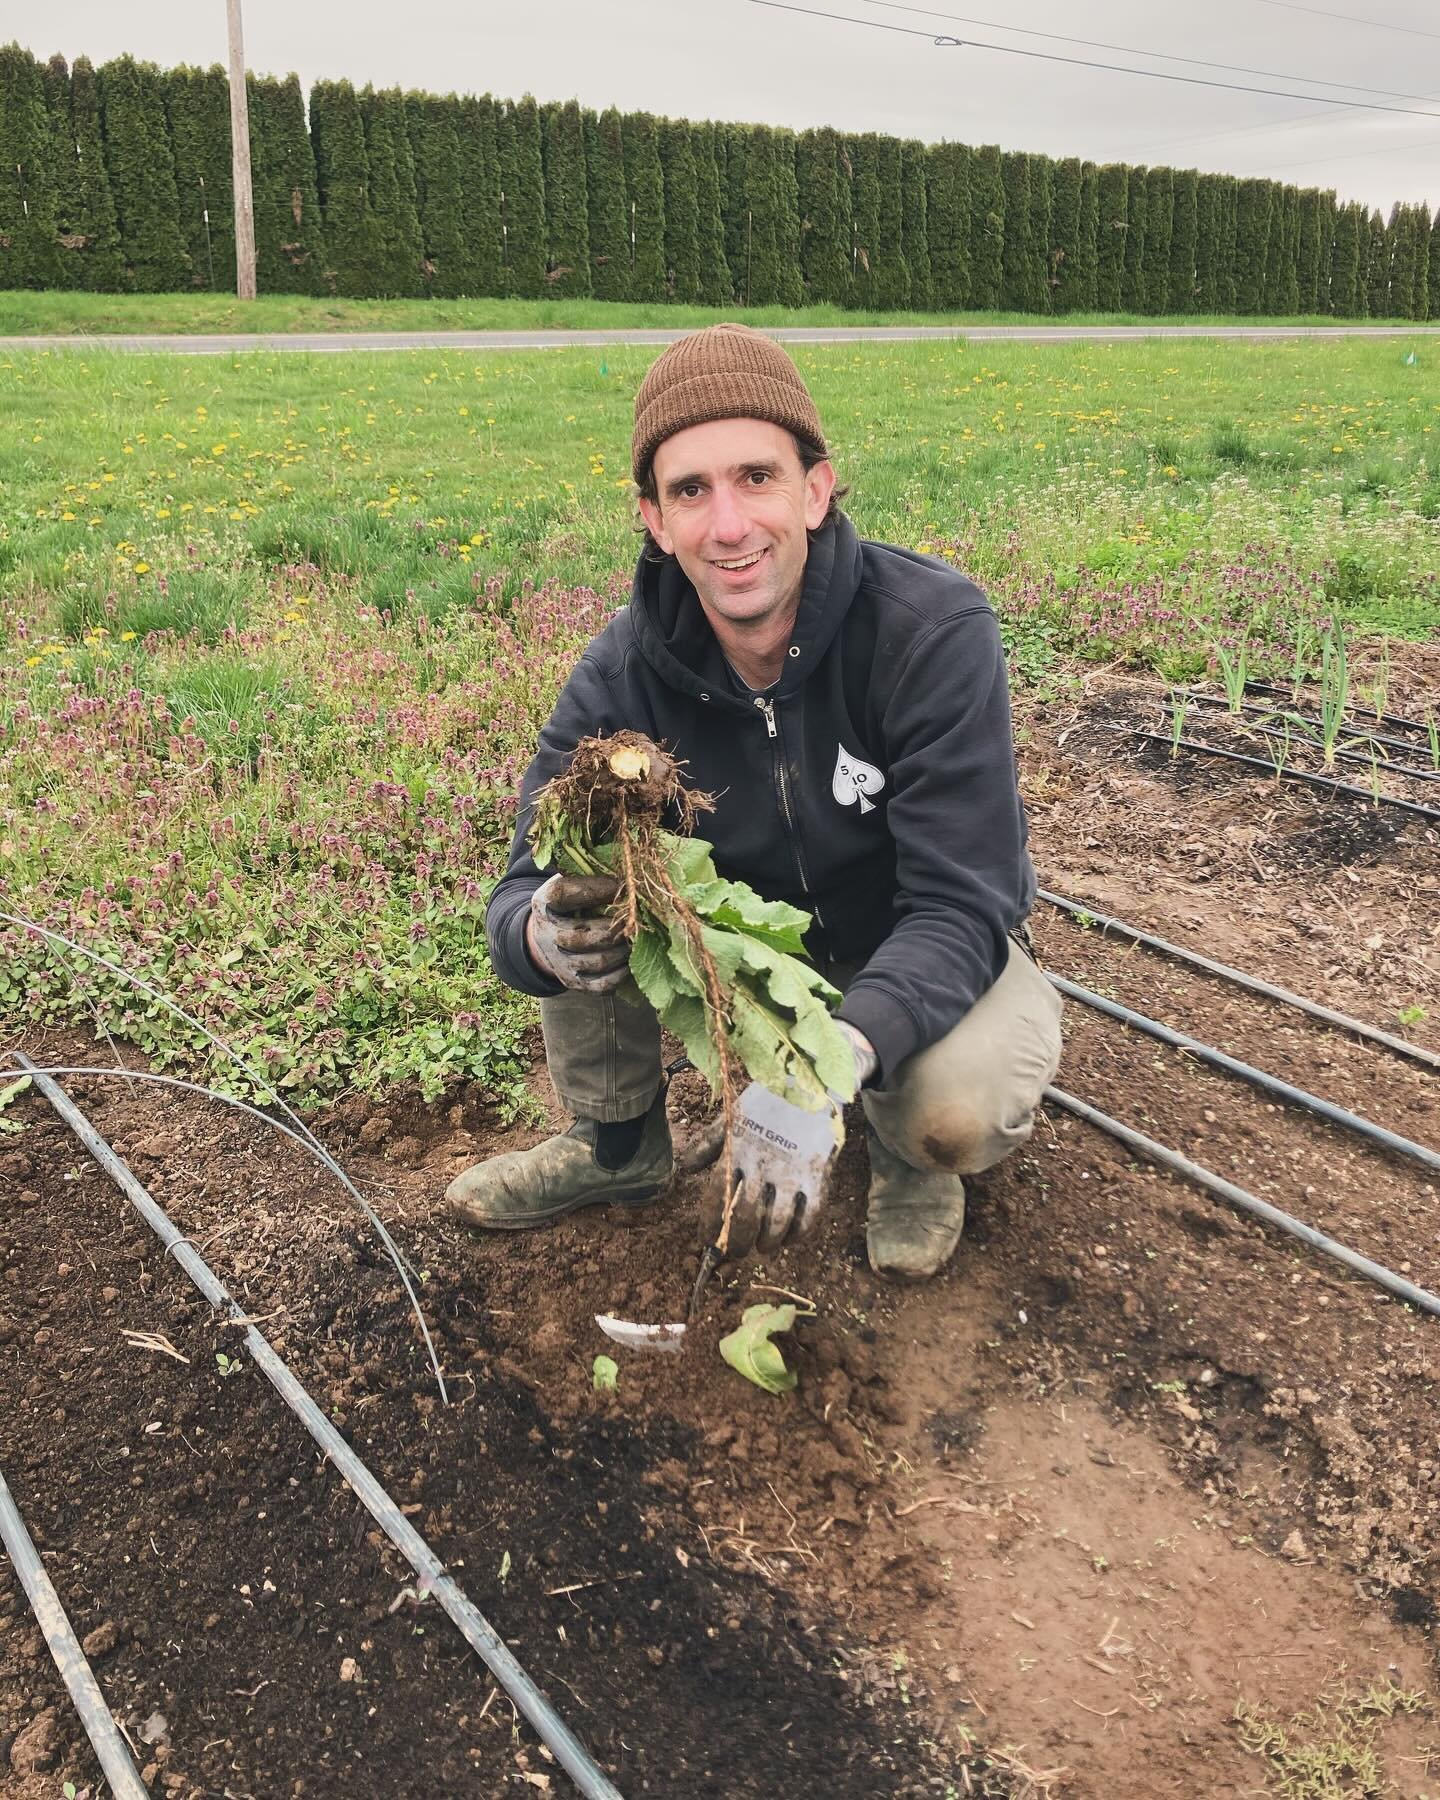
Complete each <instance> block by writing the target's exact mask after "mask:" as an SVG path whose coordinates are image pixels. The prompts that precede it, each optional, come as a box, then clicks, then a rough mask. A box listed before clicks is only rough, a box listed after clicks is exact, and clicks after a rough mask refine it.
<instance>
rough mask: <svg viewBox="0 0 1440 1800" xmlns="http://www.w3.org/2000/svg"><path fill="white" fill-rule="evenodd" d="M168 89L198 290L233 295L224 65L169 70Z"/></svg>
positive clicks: (183, 219)
mask: <svg viewBox="0 0 1440 1800" xmlns="http://www.w3.org/2000/svg"><path fill="white" fill-rule="evenodd" d="M164 87H165V110H166V113H167V114H168V116H169V121H170V142H171V145H172V146H173V148H174V151H175V191H176V194H177V196H178V198H179V201H180V229H181V231H182V233H183V234H184V238H185V247H186V249H187V250H188V251H189V252H190V278H191V280H192V281H193V282H194V284H195V286H196V287H200V288H213V289H214V290H216V291H217V292H220V293H229V292H231V291H233V289H234V286H235V220H234V206H233V202H232V199H231V179H232V176H231V157H230V81H229V77H228V76H227V75H226V73H225V71H224V69H222V68H221V67H220V65H219V64H218V63H216V64H215V65H214V66H213V67H211V68H208V69H190V68H186V67H184V66H183V65H182V66H181V67H180V68H176V69H169V70H167V71H166V73H165V76H164ZM207 215H208V225H207V222H206V221H207Z"/></svg>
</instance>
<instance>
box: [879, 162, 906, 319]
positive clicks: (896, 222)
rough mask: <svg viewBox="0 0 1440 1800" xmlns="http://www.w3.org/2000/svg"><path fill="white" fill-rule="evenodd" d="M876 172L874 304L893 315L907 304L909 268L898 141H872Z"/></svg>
mask: <svg viewBox="0 0 1440 1800" xmlns="http://www.w3.org/2000/svg"><path fill="white" fill-rule="evenodd" d="M874 142H875V151H874V156H875V172H876V175H877V177H878V179H879V183H880V239H879V247H878V251H877V254H876V260H875V269H874V277H875V304H876V305H877V306H878V307H880V308H881V310H882V311H884V312H894V311H895V310H896V309H897V308H898V307H902V306H908V305H909V304H910V265H909V263H907V262H906V260H905V195H904V189H903V187H902V185H901V181H900V171H901V158H900V140H899V138H893V137H889V136H879V137H876V138H875V140H874Z"/></svg>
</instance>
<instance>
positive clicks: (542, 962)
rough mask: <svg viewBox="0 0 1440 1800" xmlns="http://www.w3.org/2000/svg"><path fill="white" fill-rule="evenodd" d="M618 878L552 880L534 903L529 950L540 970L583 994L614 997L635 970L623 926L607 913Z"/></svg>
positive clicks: (532, 899)
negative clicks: (631, 962)
mask: <svg viewBox="0 0 1440 1800" xmlns="http://www.w3.org/2000/svg"><path fill="white" fill-rule="evenodd" d="M618 892H619V884H618V883H617V882H616V880H615V878H614V877H613V876H612V875H552V876H551V877H550V879H549V880H548V881H547V882H544V883H543V884H542V885H541V886H540V887H538V888H536V890H535V892H534V893H533V894H532V895H531V897H530V917H529V918H528V919H527V920H526V921H525V947H526V949H527V950H528V951H529V952H530V959H531V961H532V962H533V963H534V964H535V966H536V967H537V968H538V969H540V970H542V971H543V972H544V973H545V974H547V975H553V976H554V977H555V979H556V981H558V982H561V983H562V984H563V985H564V986H565V987H567V988H571V989H574V990H575V991H576V992H578V993H582V994H613V993H614V991H615V989H616V988H618V987H619V986H620V984H621V982H623V981H624V979H625V977H626V975H627V974H628V973H629V970H630V944H629V941H628V940H627V939H626V936H625V928H624V924H623V921H621V920H620V919H618V918H616V917H615V916H614V915H613V914H611V913H609V912H607V911H606V908H607V907H609V906H612V905H613V904H614V902H615V896H616V894H617V893H618Z"/></svg>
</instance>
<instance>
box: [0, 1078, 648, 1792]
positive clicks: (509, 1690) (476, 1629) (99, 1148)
mask: <svg viewBox="0 0 1440 1800" xmlns="http://www.w3.org/2000/svg"><path fill="white" fill-rule="evenodd" d="M12 1060H13V1061H14V1062H15V1063H16V1064H17V1065H18V1066H19V1067H21V1068H22V1069H24V1070H25V1072H26V1073H27V1074H28V1075H29V1076H30V1077H31V1079H32V1080H33V1081H34V1083H35V1086H36V1088H37V1089H38V1090H39V1091H40V1093H42V1094H43V1095H44V1096H45V1098H46V1099H47V1100H48V1101H49V1102H50V1104H51V1106H53V1107H54V1109H55V1111H56V1112H57V1113H58V1114H59V1115H60V1117H61V1119H63V1120H64V1122H65V1124H66V1125H67V1126H68V1127H69V1129H70V1130H71V1132H73V1133H74V1135H75V1137H76V1138H78V1139H79V1141H80V1142H81V1143H82V1144H83V1145H84V1146H85V1148H86V1150H87V1151H89V1153H90V1155H91V1156H92V1157H93V1158H94V1159H95V1161H96V1162H97V1163H98V1164H99V1166H100V1167H101V1168H102V1169H104V1171H105V1173H106V1174H107V1175H108V1176H109V1177H110V1179H111V1180H112V1181H113V1182H114V1183H115V1185H116V1186H117V1187H118V1188H119V1189H120V1191H121V1192H122V1193H123V1194H124V1195H125V1197H126V1199H127V1200H128V1201H129V1202H130V1204H131V1205H132V1206H133V1207H134V1209H135V1211H136V1212H137V1213H138V1214H139V1215H140V1217H141V1218H142V1219H143V1220H144V1221H145V1223H146V1224H147V1225H148V1226H149V1227H150V1229H151V1230H152V1231H153V1232H154V1233H155V1235H156V1237H157V1238H159V1240H160V1241H161V1243H162V1244H164V1246H165V1249H166V1252H167V1254H169V1255H171V1256H173V1257H174V1258H175V1261H176V1262H177V1263H178V1264H179V1266H180V1267H181V1269H183V1270H184V1272H185V1274H186V1275H187V1276H188V1277H189V1278H190V1280H191V1282H192V1283H193V1284H194V1286H195V1287H196V1288H198V1289H199V1291H200V1293H201V1294H202V1295H203V1296H204V1298H205V1299H206V1300H207V1301H208V1302H209V1303H210V1305H211V1306H212V1307H214V1308H215V1309H216V1311H217V1312H222V1313H224V1314H226V1315H227V1316H228V1318H229V1319H230V1320H231V1322H232V1323H234V1324H236V1325H238V1326H242V1327H243V1330H244V1338H243V1342H244V1345H245V1349H246V1350H247V1352H248V1353H249V1355H250V1357H251V1358H252V1360H253V1361H254V1362H255V1364H256V1366H257V1367H258V1368H259V1369H260V1370H261V1372H262V1373H263V1374H264V1375H265V1377H266V1379H267V1380H268V1381H269V1382H270V1384H271V1386H272V1387H273V1388H274V1389H275V1391H276V1392H277V1393H278V1394H279V1395H280V1398H281V1399H282V1400H283V1401H284V1402H285V1404H286V1405H287V1406H288V1407H289V1408H290V1410H291V1412H293V1413H294V1414H295V1416H296V1418H298V1419H299V1421H300V1423H301V1424H302V1425H303V1426H304V1427H305V1429H306V1431H308V1432H309V1434H310V1436H311V1437H312V1438H313V1439H314V1440H315V1442H316V1443H317V1444H318V1445H319V1446H320V1448H321V1450H322V1451H323V1452H324V1454H325V1455H326V1457H327V1458H328V1459H329V1460H330V1461H331V1462H332V1463H334V1465H335V1467H336V1469H337V1470H338V1472H339V1473H340V1475H341V1477H342V1478H343V1480H344V1481H345V1482H346V1484H347V1485H348V1486H349V1487H350V1489H351V1491H352V1492H353V1493H354V1494H355V1496H356V1498H357V1499H358V1500H359V1501H360V1503H361V1504H362V1505H363V1506H364V1507H365V1509H366V1511H367V1512H369V1514H370V1516H371V1517H372V1518H373V1519H374V1520H375V1522H376V1524H377V1525H378V1526H379V1527H380V1529H381V1530H382V1531H383V1532H384V1533H385V1535H386V1536H387V1537H388V1538H389V1539H390V1542H391V1543H392V1544H393V1545H394V1546H395V1548H396V1549H397V1550H398V1551H399V1552H400V1554H401V1555H402V1556H403V1557H404V1558H405V1560H406V1561H407V1562H408V1563H409V1564H410V1566H411V1568H412V1569H414V1571H415V1573H416V1574H417V1575H418V1576H419V1577H420V1579H421V1581H422V1582H423V1583H424V1584H425V1587H426V1590H427V1591H428V1592H429V1593H431V1594H433V1595H434V1597H435V1599H436V1600H437V1601H438V1602H439V1604H440V1606H441V1607H442V1608H443V1609H444V1611H445V1613H446V1614H447V1616H448V1617H449V1618H450V1620H451V1622H452V1623H453V1624H454V1625H455V1626H456V1627H457V1629H458V1630H459V1631H460V1634H461V1636H462V1637H464V1639H465V1641H466V1643H468V1644H469V1645H470V1647H471V1649H472V1650H474V1651H475V1653H476V1655H477V1656H478V1657H479V1658H480V1659H481V1661H482V1662H483V1663H484V1664H485V1666H486V1667H487V1668H488V1669H489V1670H490V1672H491V1674H493V1675H494V1677H495V1679H496V1680H497V1681H498V1682H499V1683H500V1685H501V1687H502V1688H504V1690H505V1692H506V1694H507V1695H508V1696H509V1697H510V1699H511V1701H512V1702H513V1703H514V1705H515V1707H516V1708H517V1709H518V1711H519V1712H521V1713H523V1714H524V1716H525V1718H526V1719H528V1720H529V1722H530V1724H531V1725H532V1726H533V1727H534V1728H535V1731H536V1732H537V1734H538V1735H539V1737H540V1739H541V1741H542V1742H543V1743H544V1744H546V1745H547V1746H548V1748H549V1749H550V1750H551V1751H552V1752H553V1753H554V1756H555V1760H556V1761H557V1763H559V1765H560V1767H561V1768H563V1769H564V1770H565V1772H566V1774H567V1775H569V1777H570V1779H571V1780H572V1781H573V1782H574V1783H575V1786H576V1788H577V1789H578V1790H579V1792H580V1793H582V1794H584V1795H585V1796H586V1800H622V1796H621V1794H620V1790H619V1789H618V1788H617V1787H616V1786H615V1785H614V1783H613V1782H611V1781H610V1779H609V1777H608V1776H607V1775H606V1774H605V1773H604V1771H603V1770H602V1769H601V1768H600V1767H599V1765H598V1764H597V1763H596V1762H595V1761H594V1760H593V1758H592V1757H591V1756H590V1754H589V1752H588V1751H587V1750H586V1749H585V1748H584V1746H583V1745H582V1744H581V1743H580V1741H579V1739H578V1738H576V1737H575V1735H574V1734H573V1733H572V1732H571V1730H570V1728H569V1726H568V1725H566V1724H565V1722H564V1720H563V1719H561V1717H560V1715H559V1714H558V1713H557V1712H556V1711H555V1709H554V1708H553V1707H552V1706H551V1704H550V1702H549V1701H548V1700H547V1699H546V1698H545V1696H544V1694H543V1693H542V1692H541V1691H540V1689H539V1688H538V1687H537V1686H536V1685H535V1683H534V1682H533V1681H531V1679H530V1677H529V1676H528V1675H527V1674H526V1672H525V1670H524V1669H523V1668H522V1667H521V1665H520V1663H519V1662H518V1661H517V1660H516V1658H515V1656H514V1655H513V1654H512V1652H511V1651H510V1649H509V1648H508V1646H507V1645H506V1643H505V1641H504V1639H503V1638H501V1636H500V1635H499V1633H498V1632H497V1631H496V1630H495V1629H494V1627H493V1626H492V1625H491V1624H490V1623H489V1621H488V1620H487V1619H486V1618H485V1616H484V1615H483V1614H482V1613H481V1612H480V1610H479V1608H478V1607H476V1605H475V1604H474V1602H473V1601H472V1600H470V1599H469V1597H468V1596H467V1595H466V1594H465V1593H464V1592H463V1590H462V1589H461V1588H460V1587H459V1586H458V1585H457V1584H456V1582H455V1581H454V1580H453V1578H452V1577H451V1576H450V1575H448V1574H447V1573H446V1571H445V1568H444V1565H443V1564H442V1563H441V1561H440V1559H439V1557H438V1556H436V1554H435V1552H434V1551H433V1550H432V1549H431V1548H430V1545H429V1544H428V1543H427V1542H426V1540H425V1539H424V1538H423V1537H422V1536H421V1535H420V1533H419V1532H418V1531H417V1530H416V1529H415V1527H414V1526H413V1525H412V1524H411V1523H410V1521H409V1520H408V1519H407V1518H406V1517H405V1516H404V1514H403V1513H402V1511H401V1510H400V1507H399V1506H398V1505H397V1504H396V1502H395V1501H394V1500H393V1499H392V1498H391V1496H390V1494H389V1493H388V1492H387V1490H386V1489H385V1488H384V1487H383V1486H382V1485H381V1484H380V1482H379V1481H378V1480H377V1479H376V1478H375V1476H374V1475H373V1474H372V1473H371V1471H370V1469H369V1468H368V1467H367V1466H366V1464H365V1463H364V1462H363V1461H362V1460H361V1458H360V1457H359V1456H357V1455H356V1453H355V1451H354V1450H353V1449H351V1447H350V1445H349V1444H348V1443H347V1442H346V1440H345V1439H344V1438H343V1437H342V1436H341V1434H340V1433H339V1432H338V1431H337V1430H336V1429H335V1427H334V1425H332V1424H331V1422H330V1421H329V1420H328V1419H327V1418H326V1417H325V1415H324V1413H323V1412H321V1410H320V1408H319V1407H318V1406H316V1404H315V1402H314V1400H313V1399H312V1398H311V1397H310V1394H309V1393H308V1392H307V1390H306V1389H305V1387H304V1385H303V1384H302V1383H301V1381H300V1380H299V1378H298V1376H296V1375H295V1373H294V1371H293V1370H292V1369H291V1368H290V1365H289V1364H288V1363H287V1362H286V1361H285V1359H284V1358H283V1357H282V1356H280V1355H279V1353H278V1352H277V1351H276V1350H275V1349H274V1347H273V1346H272V1345H271V1343H270V1342H269V1340H268V1339H267V1338H265V1337H264V1336H263V1335H262V1333H261V1332H260V1331H258V1330H257V1329H256V1327H255V1326H254V1325H253V1324H252V1323H250V1321H249V1317H248V1315H247V1314H246V1313H245V1312H244V1310H243V1309H242V1308H241V1307H240V1306H239V1305H238V1304H237V1302H236V1301H235V1299H234V1298H233V1296H232V1295H231V1294H230V1293H229V1291H228V1290H227V1289H226V1287H225V1286H224V1284H223V1283H222V1282H221V1281H220V1279H219V1277H218V1276H217V1275H216V1274H215V1273H214V1271H213V1270H212V1269H211V1268H210V1266H209V1264H208V1263H206V1261H205V1260H204V1258H203V1257H202V1256H201V1255H200V1254H199V1252H198V1251H197V1250H196V1249H195V1247H194V1246H193V1245H192V1244H191V1243H190V1242H189V1240H188V1239H187V1238H185V1237H184V1235H183V1234H182V1233H181V1232H180V1230H179V1228H178V1227H177V1226H176V1225H175V1223H174V1221H173V1220H172V1219H171V1218H170V1217H169V1215H168V1214H167V1213H166V1212H165V1211H164V1210H163V1209H162V1208H161V1207H160V1206H159V1205H158V1204H157V1202H156V1201H155V1199H154V1198H153V1197H152V1196H151V1194H150V1193H149V1191H148V1190H147V1189H146V1188H145V1187H144V1185H143V1184H142V1183H141V1182H140V1180H139V1179H138V1177H137V1176H136V1175H135V1173H134V1171H133V1170H131V1169H130V1167H129V1166H128V1165H127V1164H126V1163H125V1162H124V1161H123V1159H122V1158H121V1157H120V1156H118V1155H117V1154H116V1152H115V1150H114V1149H113V1148H112V1147H111V1146H110V1145H109V1144H107V1143H106V1141H105V1140H104V1138H102V1137H101V1136H100V1134H99V1133H98V1132H97V1131H96V1130H95V1128H94V1126H93V1125H91V1124H90V1122H89V1120H88V1119H86V1117H85V1115H84V1114H83V1113H82V1112H81V1111H80V1109H79V1108H78V1107H77V1106H76V1105H75V1103H74V1101H72V1100H71V1099H70V1098H69V1096H68V1095H67V1094H66V1093H65V1091H64V1089H63V1088H61V1087H60V1086H59V1085H58V1084H57V1083H56V1082H54V1081H53V1080H52V1079H51V1078H50V1077H49V1076H48V1075H46V1074H45V1073H44V1071H43V1070H41V1069H39V1068H38V1067H37V1066H36V1065H35V1064H34V1063H32V1062H31V1061H30V1059H29V1058H28V1057H26V1056H24V1055H22V1054H20V1053H19V1052H18V1051H17V1052H15V1053H14V1054H13V1059H12Z"/></svg>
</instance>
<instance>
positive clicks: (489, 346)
mask: <svg viewBox="0 0 1440 1800" xmlns="http://www.w3.org/2000/svg"><path fill="white" fill-rule="evenodd" d="M691 329H693V327H688V326H687V327H682V328H680V329H678V330H664V331H296V332H286V333H283V334H275V335H269V336H267V335H266V334H264V333H259V332H256V333H250V332H234V333H226V334H224V335H221V334H214V335H209V336H207V335H205V334H203V333H200V332H195V333H193V334H192V333H183V334H173V335H168V336H151V337H147V336H124V335H115V336H101V335H98V334H97V335H96V336H93V337H91V336H84V335H75V336H69V337H0V351H10V350H162V351H167V352H179V353H180V354H182V355H186V356H228V355H233V354H234V352H236V351H237V350H267V351H268V350H309V351H326V350H328V351H336V350H566V349H570V350H574V349H586V348H597V349H598V348H600V347H602V346H604V345H607V344H630V345H637V346H645V345H660V344H669V343H673V342H674V341H675V339H676V338H679V337H684V336H685V335H686V332H687V331H688V330H691ZM764 329H765V330H766V332H767V334H768V335H769V336H771V337H776V338H779V339H780V340H781V341H782V342H783V343H788V344H861V343H865V344H913V343H926V342H931V341H938V342H945V341H947V340H950V339H955V338H960V339H963V340H965V341H966V342H968V343H972V344H987V343H1016V344H1067V343H1073V342H1076V341H1079V340H1091V341H1094V342H1099V343H1125V342H1128V341H1129V340H1130V339H1132V338H1236V339H1239V340H1241V341H1242V342H1246V343H1264V342H1265V341H1266V340H1267V339H1269V338H1334V337H1365V338H1392V337H1417V336H1423V337H1440V326H1437V325H798V326H796V325H780V326H773V327H771V326H766V327H765V328H764Z"/></svg>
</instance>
